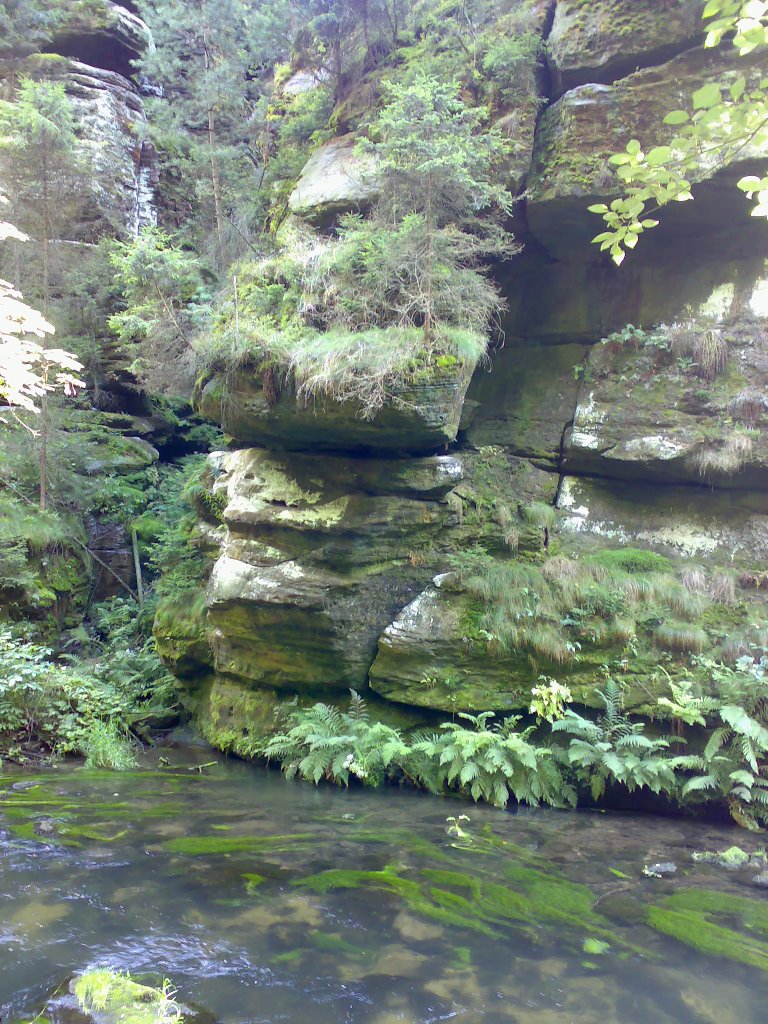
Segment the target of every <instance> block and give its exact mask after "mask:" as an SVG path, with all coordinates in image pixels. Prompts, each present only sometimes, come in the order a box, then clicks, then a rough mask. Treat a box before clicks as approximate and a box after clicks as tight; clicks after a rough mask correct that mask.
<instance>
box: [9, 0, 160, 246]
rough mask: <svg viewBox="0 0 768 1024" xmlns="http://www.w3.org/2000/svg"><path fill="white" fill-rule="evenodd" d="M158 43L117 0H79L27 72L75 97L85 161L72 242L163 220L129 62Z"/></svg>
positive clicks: (131, 231)
mask: <svg viewBox="0 0 768 1024" xmlns="http://www.w3.org/2000/svg"><path fill="white" fill-rule="evenodd" d="M151 45H152V38H151V35H150V33H149V29H148V28H147V26H146V25H145V24H144V22H143V21H142V20H141V18H139V17H138V16H137V15H136V14H134V13H133V12H131V11H129V10H127V9H126V8H125V7H123V6H122V5H120V4H117V3H112V2H111V0H95V2H88V3H85V2H83V0H77V2H75V3H72V4H71V5H70V6H69V7H68V8H67V12H66V18H65V20H64V22H63V24H62V26H61V28H60V30H59V32H58V34H57V35H56V36H55V37H54V39H53V40H52V42H51V44H50V47H49V49H50V51H51V52H50V53H46V54H42V55H39V54H38V55H33V56H32V57H29V58H28V59H27V61H26V62H25V67H24V73H25V74H28V75H30V76H31V77H34V78H44V79H49V80H54V81H61V82H63V84H64V88H65V90H66V93H67V96H68V97H69V99H70V102H71V103H72V107H73V112H74V119H75V129H76V132H77V134H78V137H79V139H80V140H81V143H80V145H81V154H82V159H83V162H84V165H85V170H84V173H83V186H82V194H81V195H80V196H78V199H79V203H78V206H79V215H78V216H77V217H74V218H73V219H72V223H71V226H70V231H69V235H70V237H69V238H68V239H67V240H68V241H84V242H94V241H98V239H99V238H100V237H102V236H104V235H114V234H118V235H123V236H128V237H135V236H136V235H137V234H138V232H139V231H140V230H141V229H142V228H144V227H148V226H152V225H154V224H156V223H157V213H156V209H155V197H154V189H155V184H156V176H157V169H156V156H155V152H154V149H153V148H152V146H151V144H150V143H149V141H148V139H147V119H146V114H145V111H144V102H143V100H142V97H141V95H140V93H139V90H138V88H137V87H136V85H135V84H134V82H133V81H132V80H131V78H130V76H131V75H132V73H133V69H132V67H131V63H130V62H131V61H132V60H134V59H135V58H136V57H138V56H140V54H141V53H142V52H143V51H144V50H145V49H147V48H148V47H150V46H151Z"/></svg>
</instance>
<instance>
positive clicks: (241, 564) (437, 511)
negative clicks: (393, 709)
mask: <svg viewBox="0 0 768 1024" xmlns="http://www.w3.org/2000/svg"><path fill="white" fill-rule="evenodd" d="M217 466H218V472H219V474H220V475H219V476H218V478H217V480H216V483H215V485H214V494H216V495H220V496H221V497H222V499H224V498H225V500H226V508H225V511H224V522H225V524H226V527H227V534H226V539H225V541H224V544H223V547H222V553H221V557H220V558H219V559H218V561H217V562H216V564H215V566H214V569H213V573H212V576H211V580H210V584H209V587H208V597H207V605H208V622H209V627H210V632H211V645H212V649H213V653H214V664H215V667H216V669H217V671H218V672H220V673H222V674H224V675H226V676H229V677H232V678H234V679H236V680H240V681H245V682H246V683H248V684H250V685H252V686H254V685H255V686H267V687H272V688H274V687H279V688H283V689H289V690H290V689H293V690H302V689H309V690H310V691H313V690H338V689H341V690H344V689H346V688H348V687H350V686H353V687H356V688H358V689H359V688H364V687H365V686H366V679H367V673H368V669H369V667H370V664H371V662H372V660H373V656H374V653H375V649H376V642H377V640H378V637H379V634H380V633H381V631H382V630H383V628H384V627H385V626H386V624H387V623H388V622H389V621H391V619H392V617H393V616H394V614H395V613H396V611H397V610H398V609H399V608H401V607H402V606H403V605H404V604H406V603H407V602H408V601H409V600H410V599H411V597H413V596H414V595H415V594H416V593H417V592H418V591H419V590H420V589H421V587H422V586H423V585H424V583H425V582H426V580H427V579H428V578H429V575H430V573H429V569H428V568H426V567H425V566H426V561H427V557H426V556H427V553H428V551H429V549H430V547H431V545H432V544H433V543H434V541H435V538H436V537H437V535H438V534H439V533H440V532H441V531H442V530H444V529H445V528H446V527H448V526H450V524H451V522H455V521H456V518H457V512H456V510H455V508H452V507H451V505H450V504H449V503H448V501H447V500H446V494H447V493H448V491H450V490H451V488H452V487H453V486H454V485H455V484H456V483H457V482H458V481H459V479H460V478H461V466H460V463H458V462H457V460H456V459H454V458H452V457H449V456H442V457H439V456H438V457H435V458H427V459H409V460H386V459H382V460H375V461H374V460H370V461H367V460H351V459H349V458H334V457H330V456H325V457H323V458H318V457H317V456H313V455H299V454H285V455H279V454H275V453H271V452H266V451H264V450H261V449H246V450H243V451H239V452H235V453H232V454H230V455H226V456H222V457H221V458H220V459H219V460H218V463H217Z"/></svg>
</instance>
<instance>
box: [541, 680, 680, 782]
mask: <svg viewBox="0 0 768 1024" xmlns="http://www.w3.org/2000/svg"><path fill="white" fill-rule="evenodd" d="M597 692H598V694H599V695H600V697H601V699H602V701H603V707H604V711H603V713H602V714H601V715H599V716H598V718H597V721H596V722H593V721H591V720H590V719H587V718H583V717H582V716H581V715H578V714H577V713H576V712H575V711H571V710H570V709H569V710H567V711H566V712H565V714H564V715H563V717H562V718H561V719H560V720H559V721H557V722H554V723H553V725H552V731H553V732H561V733H565V734H566V735H568V736H570V742H569V744H568V747H567V749H566V750H565V752H564V754H563V757H564V759H565V761H566V762H567V764H569V765H570V766H571V767H572V768H573V769H574V770H575V773H576V778H577V779H578V781H579V782H581V783H582V784H583V785H586V786H589V789H590V792H591V794H592V798H593V800H599V799H600V798H601V797H602V796H603V795H604V793H605V790H606V786H607V785H608V783H609V782H612V783H615V784H618V785H621V786H624V787H625V788H626V789H627V790H628V791H629V792H630V793H631V792H633V791H634V790H636V789H641V788H647V789H650V790H651V792H653V793H675V792H676V791H677V789H678V780H677V775H676V769H677V767H678V766H679V759H678V758H673V757H668V756H667V755H668V751H669V747H670V745H671V743H673V742H683V741H682V740H679V739H676V738H670V737H666V736H662V737H659V738H657V739H651V738H650V737H648V736H646V735H645V733H644V729H645V726H644V725H643V723H642V722H632V721H630V719H629V718H628V717H627V715H626V714H625V711H624V700H623V693H622V691H621V689H620V687H618V686H617V685H616V683H615V682H614V681H613V680H611V679H609V680H608V681H607V682H606V685H605V687H604V689H603V690H598V691H597Z"/></svg>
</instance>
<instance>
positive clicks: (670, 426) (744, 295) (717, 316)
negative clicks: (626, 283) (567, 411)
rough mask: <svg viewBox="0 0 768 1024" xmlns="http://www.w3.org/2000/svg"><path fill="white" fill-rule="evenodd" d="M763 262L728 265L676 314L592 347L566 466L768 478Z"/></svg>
mask: <svg viewBox="0 0 768 1024" xmlns="http://www.w3.org/2000/svg"><path fill="white" fill-rule="evenodd" d="M764 272H765V268H764V263H763V261H760V262H757V263H741V264H733V265H732V266H731V273H732V280H731V281H729V282H726V283H724V284H722V285H720V286H718V287H717V288H716V289H714V291H713V292H712V294H711V295H710V296H709V298H708V299H707V300H706V301H705V302H704V303H702V304H701V305H699V306H698V307H697V308H696V309H692V310H689V311H688V312H689V316H688V317H687V318H686V319H684V320H683V321H681V322H679V323H674V324H672V325H661V326H660V327H656V328H654V329H653V330H652V332H651V333H650V334H647V335H645V334H644V335H642V336H640V335H634V336H633V335H631V334H630V335H629V336H628V337H627V338H625V339H622V338H618V339H617V340H616V341H609V342H608V343H607V344H602V345H597V346H595V348H593V349H592V350H591V352H590V356H589V359H588V362H587V363H586V364H585V368H584V380H583V381H582V384H581V387H580V390H579V397H578V401H577V404H576V412H575V416H574V420H573V426H572V427H570V428H569V430H568V432H567V435H566V438H565V446H564V460H563V465H564V467H565V468H566V469H567V470H568V471H576V472H590V473H595V474H598V475H602V476H617V477H626V478H632V477H638V476H639V477H642V478H645V479H655V480H664V481H668V482H672V483H674V482H687V483H701V482H706V483H709V484H716V485H717V486H719V487H738V488H745V487H746V488H756V489H761V490H764V489H765V488H766V486H767V485H768V473H767V472H766V469H767V468H768V466H767V460H768V433H766V429H765V428H766V427H767V426H768V399H766V386H767V384H768V379H767V375H768V349H766V334H765V326H766V321H765V315H766V313H768V281H766V280H765V279H764V278H762V277H761V276H760V275H761V274H762V273H764Z"/></svg>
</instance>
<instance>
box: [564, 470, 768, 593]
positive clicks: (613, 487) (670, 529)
mask: <svg viewBox="0 0 768 1024" xmlns="http://www.w3.org/2000/svg"><path fill="white" fill-rule="evenodd" d="M558 504H559V507H560V508H561V510H562V511H563V513H564V514H563V517H562V519H561V521H560V529H561V531H562V533H563V536H564V543H566V542H567V544H568V546H569V547H570V546H574V545H575V546H577V547H578V548H579V549H580V550H587V551H599V550H600V549H602V548H604V547H606V546H618V547H620V546H622V545H632V546H643V547H648V548H650V549H652V550H654V551H658V552H660V553H662V554H665V555H668V556H670V557H672V558H674V559H676V560H679V563H680V564H681V565H685V564H688V565H692V566H709V567H711V568H723V569H725V568H727V569H729V570H731V571H741V572H746V573H749V572H755V571H759V570H760V569H761V568H762V566H763V563H764V562H765V561H766V560H768V510H767V509H766V504H765V496H764V495H763V494H760V493H750V492H749V491H732V492H724V491H718V490H712V489H711V488H705V487H673V486H664V487H660V486H658V485H654V484H651V483H644V482H642V481H637V482H631V483H630V482H620V483H617V482H615V481H614V482H611V481H608V480H600V479H590V478H588V477H584V478H579V477H575V476H566V477H565V478H564V480H563V484H562V487H561V489H560V494H559V500H558ZM566 538H567V541H566Z"/></svg>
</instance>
